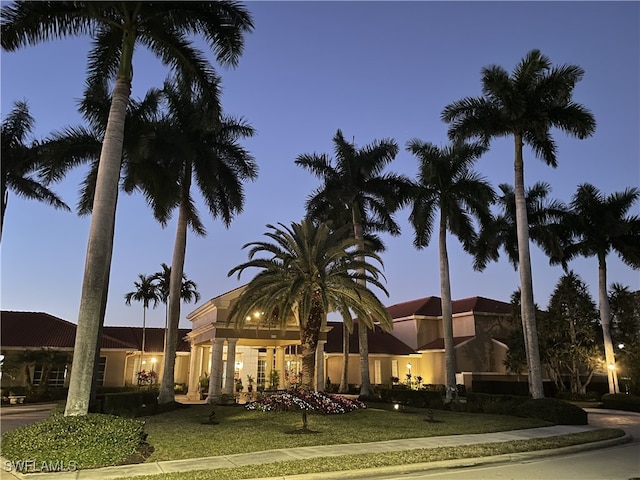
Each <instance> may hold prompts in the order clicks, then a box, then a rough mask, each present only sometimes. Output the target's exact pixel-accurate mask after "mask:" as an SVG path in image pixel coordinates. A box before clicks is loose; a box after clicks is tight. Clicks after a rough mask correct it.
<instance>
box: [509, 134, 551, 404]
mask: <svg viewBox="0 0 640 480" xmlns="http://www.w3.org/2000/svg"><path fill="white" fill-rule="evenodd" d="M522 147H523V142H522V136H521V135H520V134H516V135H515V162H514V171H515V188H514V193H515V200H516V230H517V234H518V268H519V272H520V295H521V299H520V308H521V313H522V330H523V332H524V341H525V348H526V352H527V365H528V367H529V393H530V394H531V396H532V397H533V398H544V388H543V385H542V366H541V364H540V351H539V349H538V329H537V326H536V309H535V303H534V301H533V277H532V274H531V254H530V253H529V221H528V219H527V203H526V199H525V191H524V190H525V189H524V160H523V159H522Z"/></svg>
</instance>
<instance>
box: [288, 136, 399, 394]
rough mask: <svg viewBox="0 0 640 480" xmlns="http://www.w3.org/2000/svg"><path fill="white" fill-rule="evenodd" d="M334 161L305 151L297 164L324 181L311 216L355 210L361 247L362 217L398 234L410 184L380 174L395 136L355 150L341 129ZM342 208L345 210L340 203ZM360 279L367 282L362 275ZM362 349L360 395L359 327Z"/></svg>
mask: <svg viewBox="0 0 640 480" xmlns="http://www.w3.org/2000/svg"><path fill="white" fill-rule="evenodd" d="M333 143H334V146H335V147H334V148H335V157H336V158H335V165H333V162H332V160H331V159H330V158H329V156H328V155H325V154H321V155H318V154H302V155H299V156H298V157H297V158H296V161H295V163H296V164H297V165H299V166H301V167H303V168H306V169H307V170H309V171H310V172H311V173H313V174H314V175H316V176H317V177H319V178H320V179H321V180H322V182H323V185H322V186H321V187H319V188H318V189H317V190H316V191H315V192H314V193H313V194H312V195H311V197H310V198H309V199H308V200H307V210H308V212H309V214H310V215H311V217H313V218H326V217H327V213H326V212H327V209H344V210H347V211H348V212H350V214H351V224H352V228H353V236H354V238H355V239H356V241H357V242H358V244H357V245H359V247H358V248H362V247H363V241H364V232H365V229H366V227H365V226H364V224H363V222H364V220H366V221H367V223H368V225H369V227H370V228H373V226H375V228H376V230H379V231H386V232H389V233H391V234H392V235H393V234H396V235H397V234H399V233H400V228H399V226H398V224H397V223H396V222H395V220H394V218H393V214H394V212H396V211H397V210H398V209H399V208H400V207H402V206H403V205H404V204H405V203H407V202H408V200H409V193H410V189H409V188H408V187H409V185H410V182H409V180H408V179H406V178H404V177H403V176H401V175H397V174H393V173H384V174H383V173H382V171H383V169H384V168H385V167H386V166H387V165H388V164H389V163H390V162H391V161H392V160H393V159H394V158H395V156H396V155H397V154H398V145H397V144H396V142H395V141H394V140H391V139H386V140H382V141H374V142H372V143H371V144H369V145H366V146H364V147H362V148H359V149H357V148H356V147H355V145H354V144H353V143H349V142H347V141H346V140H345V138H344V136H343V135H342V132H341V131H340V130H338V131H337V132H336V134H335V135H334V137H333ZM336 205H339V206H341V208H339V207H336ZM361 281H362V282H364V281H365V280H364V279H362V280H361ZM358 342H359V351H360V395H364V396H369V395H371V394H372V393H373V390H372V388H371V380H370V375H369V345H368V340H367V329H366V328H358Z"/></svg>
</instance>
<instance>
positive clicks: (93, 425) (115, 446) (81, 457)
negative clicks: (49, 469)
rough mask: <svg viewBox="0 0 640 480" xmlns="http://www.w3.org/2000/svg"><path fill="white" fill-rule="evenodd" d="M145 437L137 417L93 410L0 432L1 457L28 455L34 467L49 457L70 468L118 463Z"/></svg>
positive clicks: (55, 417)
mask: <svg viewBox="0 0 640 480" xmlns="http://www.w3.org/2000/svg"><path fill="white" fill-rule="evenodd" d="M145 437H146V434H145V433H144V422H142V421H140V420H134V419H127V418H120V417H116V416H112V415H101V414H95V413H90V414H88V415H81V416H75V417H65V416H62V415H54V416H53V417H51V418H48V419H46V420H43V421H42V422H38V423H34V424H32V425H28V426H26V427H20V428H17V429H15V430H12V431H9V432H6V433H5V434H4V435H2V456H3V457H4V458H6V459H7V460H10V461H11V460H13V461H21V460H24V459H25V458H28V459H30V460H33V461H34V462H35V463H34V465H35V467H36V468H40V467H41V466H42V465H48V463H49V462H50V461H51V460H55V461H57V462H59V463H58V465H60V466H63V467H64V468H66V469H69V470H75V469H80V468H91V467H103V466H107V465H120V464H123V463H126V461H127V459H128V458H130V457H131V456H133V455H135V454H136V453H137V452H138V451H139V450H140V447H141V446H142V444H143V442H144V440H145Z"/></svg>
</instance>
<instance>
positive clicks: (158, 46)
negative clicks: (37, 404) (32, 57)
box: [0, 1, 253, 415]
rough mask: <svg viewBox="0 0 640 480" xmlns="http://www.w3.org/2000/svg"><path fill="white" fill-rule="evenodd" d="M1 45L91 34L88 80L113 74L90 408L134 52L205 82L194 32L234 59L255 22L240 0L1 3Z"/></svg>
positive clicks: (97, 224) (93, 243)
mask: <svg viewBox="0 0 640 480" xmlns="http://www.w3.org/2000/svg"><path fill="white" fill-rule="evenodd" d="M1 17H2V21H1V37H0V38H1V44H2V48H3V50H5V51H14V50H17V49H19V48H21V47H23V46H25V45H27V44H37V43H39V42H41V41H47V40H49V39H52V38H62V37H66V36H71V35H81V34H89V35H90V36H91V37H92V38H93V47H92V51H91V53H90V54H89V64H88V74H89V78H90V82H97V81H99V80H98V79H100V78H104V77H108V78H110V79H115V83H114V88H113V97H112V102H111V106H110V111H109V121H108V125H107V129H106V133H105V137H104V142H103V146H102V150H101V154H100V163H99V168H98V172H97V176H96V191H95V197H94V203H93V209H92V211H93V213H92V217H91V225H90V229H89V239H88V246H87V257H86V261H85V271H84V276H83V285H82V295H81V299H80V310H79V313H78V329H77V334H76V343H75V347H74V359H75V362H76V365H75V368H73V370H72V373H71V380H70V384H69V395H68V397H67V404H66V409H65V415H86V413H87V411H88V407H89V400H90V396H91V383H92V376H93V366H94V363H95V357H96V344H97V339H98V336H99V331H100V327H101V325H102V323H103V321H104V312H105V304H106V300H107V291H108V283H109V272H110V264H111V255H112V250H113V234H114V225H115V210H116V200H117V195H118V180H119V178H120V164H121V160H122V143H123V135H124V121H125V113H126V109H127V104H128V99H129V95H130V92H131V80H132V77H133V62H132V60H133V52H134V50H135V46H136V45H140V44H142V45H144V46H146V47H147V48H149V49H150V50H151V51H152V52H153V53H154V54H156V55H157V56H158V57H159V58H160V60H161V61H162V62H163V63H164V64H165V65H167V66H170V67H171V68H172V69H174V70H176V71H178V72H180V74H181V75H182V76H184V77H185V78H191V79H194V81H196V82H197V85H198V86H199V87H201V88H203V89H207V88H209V86H210V85H212V84H213V83H214V80H215V75H214V72H213V68H212V67H211V65H210V63H209V62H208V61H207V60H206V59H205V58H204V56H203V54H202V52H201V51H199V50H198V49H196V48H194V47H193V40H192V36H193V35H200V36H202V37H203V38H204V39H205V40H206V41H207V43H208V45H209V47H210V48H211V50H212V52H213V53H214V55H215V57H216V59H217V60H218V62H220V63H222V64H226V65H232V66H233V65H236V64H237V62H238V59H239V56H240V55H241V53H242V49H243V40H244V34H245V33H247V32H249V31H251V30H252V28H253V24H252V21H251V17H250V15H249V13H248V12H247V11H246V10H245V9H244V8H243V7H242V6H240V5H239V4H237V3H235V2H230V1H229V2H227V1H218V2H160V3H157V2H101V3H94V2H26V1H24V2H14V3H12V4H9V5H5V6H3V7H2V13H1Z"/></svg>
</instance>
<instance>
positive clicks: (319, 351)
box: [315, 340, 327, 392]
mask: <svg viewBox="0 0 640 480" xmlns="http://www.w3.org/2000/svg"><path fill="white" fill-rule="evenodd" d="M325 343H327V342H326V340H319V341H318V347H317V348H316V379H315V380H316V381H315V387H316V391H317V392H324V382H325V380H324V344H325Z"/></svg>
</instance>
